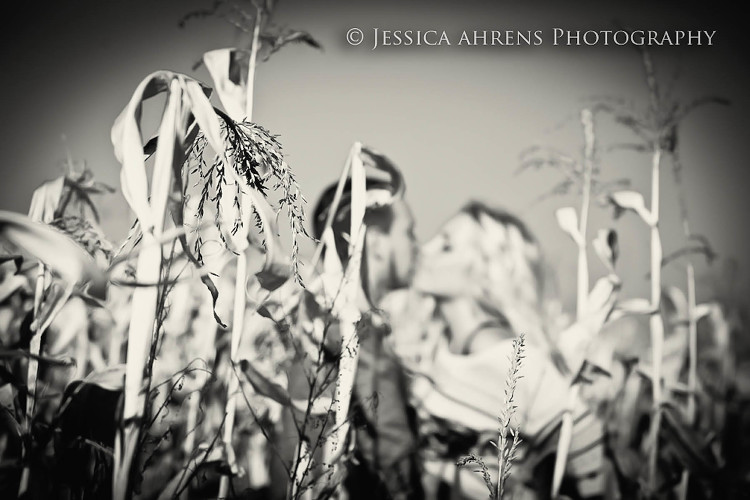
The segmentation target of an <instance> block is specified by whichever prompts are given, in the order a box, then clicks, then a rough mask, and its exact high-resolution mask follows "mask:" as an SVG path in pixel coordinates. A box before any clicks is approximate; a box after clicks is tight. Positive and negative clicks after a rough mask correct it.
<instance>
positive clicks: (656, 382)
mask: <svg viewBox="0 0 750 500" xmlns="http://www.w3.org/2000/svg"><path fill="white" fill-rule="evenodd" d="M661 156H662V150H661V148H660V147H659V146H658V145H657V146H656V149H655V151H654V154H653V157H652V164H651V216H652V221H651V308H652V310H653V311H656V312H655V313H654V314H652V315H651V317H650V320H649V323H650V324H649V326H650V329H651V353H652V354H651V355H652V376H653V378H652V384H651V388H652V398H653V402H654V409H653V417H652V419H651V430H650V439H651V456H650V457H649V486H650V488H651V491H652V492H655V491H656V489H657V467H658V456H659V427H660V426H661V404H662V356H663V350H664V323H663V321H662V317H661V314H660V313H659V311H660V307H661V261H662V246H661V236H660V234H659V169H660V165H661Z"/></svg>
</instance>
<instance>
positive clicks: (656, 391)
mask: <svg viewBox="0 0 750 500" xmlns="http://www.w3.org/2000/svg"><path fill="white" fill-rule="evenodd" d="M641 55H642V62H643V67H644V71H645V80H646V85H647V88H648V95H649V107H648V110H647V111H646V113H645V114H643V115H639V114H637V113H634V112H633V111H632V110H631V109H623V107H622V106H618V105H610V106H606V105H605V106H604V108H605V110H607V111H608V112H610V113H611V114H612V115H613V117H614V119H615V121H616V123H618V124H620V125H624V126H625V127H627V128H628V129H630V130H631V131H632V132H634V133H635V134H636V135H637V136H638V137H639V138H640V139H642V140H643V143H639V144H623V145H618V146H617V147H619V148H627V149H632V150H635V151H640V152H644V153H649V154H650V155H651V203H650V208H646V204H645V200H644V198H643V196H642V195H641V194H640V193H637V192H635V191H619V192H616V193H612V194H611V195H610V196H609V197H608V200H609V202H610V203H611V204H612V205H613V206H614V208H615V216H619V215H620V214H621V213H623V211H626V210H630V211H633V212H635V213H636V214H638V216H639V217H640V218H641V219H642V220H643V221H644V222H645V223H646V224H647V226H648V227H649V228H650V233H651V262H650V273H649V277H650V289H651V294H650V295H651V296H650V304H649V309H650V312H649V329H650V332H651V351H652V366H651V370H650V371H651V374H650V376H651V381H652V389H651V390H652V399H653V410H652V417H651V423H650V431H649V444H650V449H649V467H648V471H649V472H648V484H649V489H650V491H651V492H652V493H653V492H656V491H657V489H658V487H659V485H658V476H657V472H658V457H659V429H660V426H661V421H662V413H663V404H664V376H663V375H664V373H663V366H662V365H663V356H664V323H663V319H662V315H661V314H659V311H660V309H661V297H662V283H661V269H662V267H663V265H664V263H665V258H664V255H663V250H662V244H661V237H660V233H659V212H660V197H659V195H660V169H661V164H662V162H663V160H664V157H665V156H668V155H674V152H675V149H676V147H677V137H678V135H677V128H678V126H679V124H680V122H681V121H682V120H683V119H684V118H685V117H686V116H687V115H688V114H689V113H690V112H691V111H693V110H694V109H695V108H697V107H700V106H702V105H705V104H709V103H718V104H726V100H724V99H721V98H716V97H705V98H700V99H696V100H694V101H692V102H690V103H689V104H687V105H680V104H677V103H675V102H668V101H667V99H665V96H664V95H662V94H661V91H660V88H659V85H658V83H657V78H656V72H655V69H654V64H653V60H652V57H651V54H650V53H649V52H648V51H647V50H642V52H641ZM683 214H684V211H683ZM683 220H684V221H686V219H685V218H684V217H683ZM688 272H689V273H692V271H688ZM692 279H693V280H694V277H693V278H692ZM690 280H691V279H690V278H689V281H690ZM689 287H694V283H693V285H689ZM693 315H694V311H693V312H690V313H689V316H693ZM691 343H692V340H691ZM695 354H696V353H695V352H693V351H692V349H690V350H689V356H691V358H692V357H693V356H694V355H695ZM691 363H692V361H691Z"/></svg>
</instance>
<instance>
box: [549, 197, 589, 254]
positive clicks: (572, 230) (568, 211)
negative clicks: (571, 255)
mask: <svg viewBox="0 0 750 500" xmlns="http://www.w3.org/2000/svg"><path fill="white" fill-rule="evenodd" d="M555 217H556V218H557V224H558V225H559V226H560V229H562V230H563V231H565V232H566V233H567V234H568V236H570V237H571V238H572V239H573V241H575V243H576V245H578V246H582V245H583V244H584V243H585V242H584V241H583V236H581V233H580V232H579V231H578V215H577V214H576V210H575V208H573V207H563V208H560V209H558V210H557V211H556V212H555Z"/></svg>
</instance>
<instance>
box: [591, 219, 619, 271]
mask: <svg viewBox="0 0 750 500" xmlns="http://www.w3.org/2000/svg"><path fill="white" fill-rule="evenodd" d="M592 245H593V247H594V251H595V252H596V255H598V256H599V258H600V259H601V261H602V263H604V265H605V266H606V267H607V270H608V271H609V272H611V273H614V272H615V264H616V263H617V258H618V257H619V254H620V248H619V245H618V242H617V233H616V232H615V231H614V230H613V229H600V230H599V231H598V232H597V235H596V238H595V239H594V241H593V242H592Z"/></svg>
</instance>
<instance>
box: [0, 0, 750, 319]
mask: <svg viewBox="0 0 750 500" xmlns="http://www.w3.org/2000/svg"><path fill="white" fill-rule="evenodd" d="M211 3H212V2H211V1H206V2H197V1H165V0H156V1H154V0H150V1H142V0H130V1H128V2H101V1H94V0H85V1H84V0H80V1H67V2H54V3H53V2H50V3H49V5H46V4H45V3H44V2H41V3H39V2H37V3H34V4H32V5H30V6H27V5H24V6H19V5H16V6H14V7H13V9H16V10H15V11H14V10H11V11H9V13H8V14H7V15H4V22H5V23H6V28H4V30H3V33H4V34H3V36H4V38H5V40H4V43H3V44H2V48H0V51H1V55H2V61H3V63H4V68H3V77H2V79H0V82H1V83H0V85H2V96H3V104H4V105H3V120H2V125H0V127H1V128H2V138H3V144H2V152H3V155H2V158H3V164H2V167H1V168H2V169H3V174H4V175H3V182H2V184H0V207H1V208H3V209H10V210H16V211H23V212H25V211H26V210H27V209H28V203H29V200H30V197H31V193H32V191H33V189H34V188H35V187H36V186H37V185H38V184H39V183H41V182H43V181H44V180H47V179H50V178H52V177H54V176H56V175H59V174H60V173H61V172H62V167H61V161H62V160H63V159H64V157H65V149H64V146H63V143H62V142H61V140H60V136H61V134H63V133H64V134H65V135H66V136H67V138H68V144H69V147H70V149H71V151H72V154H73V156H74V157H75V158H77V159H82V160H84V159H85V160H86V162H87V164H88V165H89V167H90V168H91V169H92V170H93V171H94V172H95V174H96V176H97V177H98V178H99V179H100V180H103V181H106V182H109V183H111V184H113V185H117V179H118V175H119V165H118V163H117V161H116V160H115V158H114V156H113V154H112V146H111V143H110V139H109V131H110V127H111V125H112V122H113V120H114V118H115V117H116V115H117V113H118V112H119V111H120V110H121V109H122V108H123V107H124V105H125V103H126V102H127V100H128V99H129V97H130V94H131V93H132V91H133V89H134V88H135V87H136V85H137V84H138V82H139V81H140V80H141V79H142V78H143V77H144V76H146V75H147V74H148V73H150V72H152V71H155V70H157V69H171V70H175V71H180V72H185V73H188V74H191V75H194V76H196V77H197V78H199V79H201V80H204V81H209V80H208V75H207V73H206V72H205V70H202V69H201V70H198V71H196V72H193V71H192V70H191V66H192V65H193V63H194V62H195V61H197V60H198V59H199V58H200V56H201V54H202V53H203V52H205V51H207V50H210V49H214V48H220V47H225V46H230V45H233V44H236V43H237V42H238V40H239V38H238V33H237V32H236V31H235V29H234V28H232V27H231V26H230V25H229V24H227V23H226V22H224V21H222V20H220V19H208V20H194V21H191V22H189V23H188V24H187V26H186V27H185V28H183V29H180V28H179V27H178V20H179V19H180V18H181V17H182V15H184V14H185V13H187V12H189V11H190V10H192V9H193V8H196V7H200V6H204V7H207V6H210V5H211ZM550 5H551V4H547V3H541V2H489V1H469V2H452V3H448V2H390V1H379V2H302V1H291V0H287V1H283V2H281V3H280V5H279V9H278V11H277V15H276V20H277V22H279V23H281V24H284V25H287V26H289V27H295V28H300V29H305V30H307V31H309V32H310V33H312V34H313V35H314V36H315V37H316V38H317V39H318V40H319V41H320V42H321V43H322V44H323V45H324V47H325V51H324V52H318V51H314V50H311V49H309V48H307V47H303V46H291V47H287V48H285V49H284V50H283V51H282V52H280V53H278V54H276V55H275V56H274V57H273V58H272V59H271V61H270V62H268V63H264V64H262V65H261V66H260V68H259V69H258V73H257V86H256V94H255V102H256V106H255V116H254V119H255V121H257V122H258V123H260V124H262V125H263V126H265V127H266V128H268V129H269V130H271V131H272V132H273V133H275V134H279V135H280V140H281V142H282V144H283V145H284V149H285V152H286V153H287V159H288V161H289V163H290V164H291V166H292V168H293V169H294V170H295V172H296V174H297V176H298V180H299V181H300V183H301V185H302V189H303V191H304V193H305V194H306V196H307V199H308V200H309V202H310V206H309V209H310V211H311V210H312V205H313V204H314V201H315V199H316V198H317V195H318V193H319V192H320V191H321V190H322V188H323V187H324V186H325V185H327V184H328V183H330V182H331V181H333V180H334V179H335V178H336V176H337V175H338V172H339V170H340V168H341V167H342V165H343V162H344V160H345V158H346V154H347V151H348V148H349V147H350V145H351V144H352V142H354V141H355V140H360V141H362V142H364V143H366V144H369V145H371V146H373V147H375V148H377V149H379V150H381V151H383V152H384V153H386V154H387V155H388V156H390V157H391V158H392V159H393V160H394V161H395V162H396V163H397V164H399V165H400V166H401V167H402V169H403V171H404V173H405V176H406V180H407V186H408V188H407V196H408V199H409V201H410V202H411V204H412V205H413V209H414V213H415V216H416V218H417V223H418V230H417V232H418V235H419V237H420V238H421V239H423V240H424V239H426V238H428V237H429V236H430V235H431V234H433V233H434V232H435V230H436V229H437V228H438V226H439V225H440V224H441V223H442V222H443V221H445V219H447V218H448V217H449V216H450V215H451V214H452V213H454V212H455V211H456V210H457V209H458V208H459V207H460V206H461V205H463V204H464V203H465V202H466V201H467V200H469V199H471V198H477V199H481V200H484V201H487V202H488V203H491V204H494V205H498V206H502V207H505V208H507V209H509V210H511V211H513V212H516V213H518V214H520V215H521V216H522V217H523V218H524V219H525V220H526V221H528V223H529V224H530V226H531V228H532V230H533V231H534V232H535V233H536V234H537V235H538V236H539V239H540V240H541V241H542V245H543V246H544V250H545V252H546V254H547V255H548V258H549V260H550V262H551V263H552V265H553V266H554V268H555V269H556V271H557V277H558V281H559V283H560V288H561V293H562V294H563V296H564V297H565V298H566V301H567V303H568V304H570V301H571V299H572V297H573V296H574V293H572V291H573V289H574V286H575V277H574V273H575V262H576V252H575V248H574V246H573V243H572V242H570V241H569V240H568V238H567V237H564V235H563V234H562V233H561V232H560V230H559V229H558V228H557V226H556V222H555V218H554V210H555V209H556V208H558V207H561V206H565V205H573V206H576V207H577V206H578V204H579V201H578V197H577V196H576V195H575V194H571V195H569V196H562V197H556V198H553V199H550V200H547V201H544V202H541V203H537V204H534V200H535V199H536V198H538V197H539V196H540V195H541V194H543V193H544V192H546V191H547V190H549V188H550V187H551V186H552V185H553V184H554V183H555V182H556V181H558V180H560V177H559V175H558V174H556V173H555V172H552V171H542V172H529V173H525V174H520V175H516V174H515V172H516V170H517V168H518V166H519V155H520V153H521V152H522V151H523V150H524V149H526V148H528V147H530V146H533V145H549V146H553V147H556V148H558V149H560V150H562V151H565V152H567V153H569V154H570V155H573V156H578V155H580V150H581V147H582V133H581V130H580V126H579V123H578V120H577V117H578V114H579V112H580V109H581V108H582V107H583V106H585V105H586V104H587V103H588V102H590V99H591V98H593V97H596V96H601V95H609V96H619V97H624V98H628V99H632V100H634V101H635V102H636V103H637V104H638V105H639V106H641V107H642V108H643V107H645V105H646V102H647V94H646V89H645V85H644V79H643V71H642V68H641V65H640V59H639V56H638V54H637V52H636V51H634V50H633V49H632V48H627V47H614V46H610V47H602V46H598V47H564V46H553V45H552V37H551V33H552V31H551V30H552V29H553V28H555V27H559V28H562V29H570V30H575V29H597V30H603V29H612V28H613V27H614V26H615V25H616V24H615V23H620V24H621V25H624V26H626V27H628V28H631V29H655V30H660V31H663V30H666V29H684V30H689V29H693V30H707V31H714V30H716V34H715V35H714V38H713V40H712V41H713V45H712V46H703V47H696V46H693V47H663V48H657V49H654V51H653V52H654V57H655V60H656V63H657V71H658V72H659V75H660V76H661V77H663V78H664V80H665V82H666V81H669V80H670V78H671V76H670V75H672V74H673V73H675V71H679V78H678V79H677V80H676V82H675V84H674V85H675V92H676V95H677V96H678V97H679V98H681V99H683V100H685V101H688V100H690V99H692V98H695V97H699V96H703V95H719V96H723V97H726V98H729V99H730V100H731V101H732V104H731V107H718V106H717V107H706V108H702V109H700V110H698V111H696V112H695V113H694V114H693V115H691V116H690V117H689V118H688V119H687V120H686V121H685V122H684V124H683V125H682V126H681V128H680V130H679V132H680V143H679V148H680V153H681V156H682V158H683V164H684V172H683V175H684V178H685V189H686V192H687V197H688V210H689V214H690V218H691V224H692V227H693V230H694V231H695V232H696V233H701V234H705V235H706V236H708V237H709V239H710V240H711V241H712V243H713V244H714V246H715V247H716V249H717V251H718V252H719V253H720V254H721V255H722V256H724V257H734V258H736V259H737V260H738V261H739V263H740V269H741V275H740V276H741V277H740V282H741V285H742V286H743V287H745V288H746V287H747V286H748V278H747V276H748V266H750V258H748V256H749V255H750V235H749V234H748V233H749V231H748V224H747V222H746V214H747V213H748V212H750V196H748V193H747V187H748V182H747V181H748V176H747V174H746V170H747V168H746V167H747V159H748V157H749V156H750V155H748V153H750V141H748V134H747V130H748V125H750V123H749V121H750V113H749V111H750V101H749V100H748V95H747V91H746V89H747V88H750V85H749V84H750V81H748V80H749V78H748V72H747V61H748V57H747V55H748V52H747V51H746V50H745V49H744V46H745V44H744V43H743V42H744V39H743V37H744V33H743V31H742V29H740V28H736V27H734V26H735V25H734V23H732V20H733V19H736V18H738V17H739V15H738V14H737V12H734V11H732V10H730V9H729V8H725V7H720V6H719V4H715V3H712V4H711V5H710V6H706V5H704V6H699V7H689V6H686V4H684V3H683V2H679V3H678V2H668V3H662V4H661V5H660V6H658V7H654V6H652V5H651V2H630V3H629V4H624V3H615V4H612V3H607V4H606V7H605V5H604V3H603V2H580V1H576V2H568V3H566V4H565V7H564V8H559V7H555V8H551V7H550ZM352 27H359V28H361V29H362V30H363V32H364V34H365V42H363V43H362V45H360V46H357V47H353V46H350V45H348V44H347V43H346V39H345V35H346V33H347V30H349V29H350V28H352ZM375 27H377V28H380V29H394V30H395V29H413V30H418V29H422V30H425V29H435V30H437V31H438V32H441V31H442V30H446V32H447V33H448V35H449V36H450V37H451V39H452V42H453V43H452V45H450V46H445V45H444V46H440V47H427V46H421V47H414V46H412V47H403V46H401V47H380V48H378V49H377V50H371V48H372V44H373V41H372V35H373V31H372V30H373V28H375ZM464 29H466V30H475V29H479V30H483V29H488V30H491V29H500V30H519V31H527V30H531V31H534V30H543V32H544V43H543V44H542V45H541V46H536V47H524V46H518V47H507V46H505V47H466V46H457V44H456V43H455V42H456V41H457V40H458V35H459V34H460V33H461V31H462V30H464ZM597 125H598V128H597V131H598V137H599V138H600V140H601V145H602V148H604V147H605V146H606V145H611V144H614V143H617V142H622V141H625V140H628V139H632V137H631V136H629V135H628V133H627V132H625V131H623V130H622V129H618V128H616V127H615V126H613V125H612V124H611V122H610V121H608V120H606V119H605V118H601V119H600V120H598V122H597ZM669 168H670V164H669V163H666V164H665V169H664V174H663V179H664V183H665V186H664V190H663V200H664V205H663V224H662V230H663V233H664V246H665V252H667V253H668V252H670V251H672V250H675V249H676V248H678V247H679V246H681V245H682V244H683V243H684V242H683V240H682V237H681V227H680V225H679V218H678V211H677V202H676V198H675V194H676V192H675V189H674V186H673V183H672V177H671V173H670V170H669ZM602 176H603V178H605V179H614V178H619V177H627V178H629V179H631V181H632V184H633V187H634V188H635V189H638V190H641V191H642V192H644V194H645V195H646V197H647V198H648V196H649V185H650V179H649V158H648V157H647V156H645V155H642V154H637V153H632V152H628V153H626V152H611V153H605V152H603V153H602ZM101 206H102V213H103V216H104V227H105V230H106V231H107V233H108V235H110V236H111V237H112V239H119V238H121V237H122V236H124V234H125V231H126V229H127V227H128V225H129V224H130V218H131V215H130V214H129V213H128V210H127V206H126V204H125V202H124V200H123V199H122V196H121V194H120V193H119V192H118V193H117V195H112V196H110V197H108V198H106V199H102V201H101ZM609 226H612V227H615V228H617V229H618V231H619V232H620V234H621V239H622V259H621V262H620V271H621V274H623V275H625V276H627V279H626V280H625V282H626V289H625V292H626V295H630V296H635V295H644V296H645V294H646V293H647V287H646V284H647V281H646V278H645V273H646V271H647V269H648V245H647V237H648V233H647V231H646V229H645V228H644V227H643V226H642V224H639V221H638V220H636V219H635V217H634V216H627V217H625V218H624V219H622V220H620V221H617V222H613V221H612V220H611V217H610V214H609V212H608V211H605V210H601V209H599V208H595V209H594V210H593V213H592V218H591V222H590V228H591V229H592V231H593V230H596V229H598V228H602V227H609ZM601 272H602V269H601V268H599V267H595V269H594V276H598V275H600V274H601ZM699 276H701V279H702V280H703V281H706V280H708V276H709V271H708V270H707V268H706V267H705V266H700V267H699ZM666 278H667V280H668V281H670V282H673V283H675V284H677V285H680V286H684V283H683V281H682V280H683V271H682V270H680V268H679V267H678V268H673V269H671V270H669V271H668V272H667V274H666ZM702 290H703V293H704V294H706V293H708V290H709V288H708V287H707V286H706V287H704V288H703V289H702Z"/></svg>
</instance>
